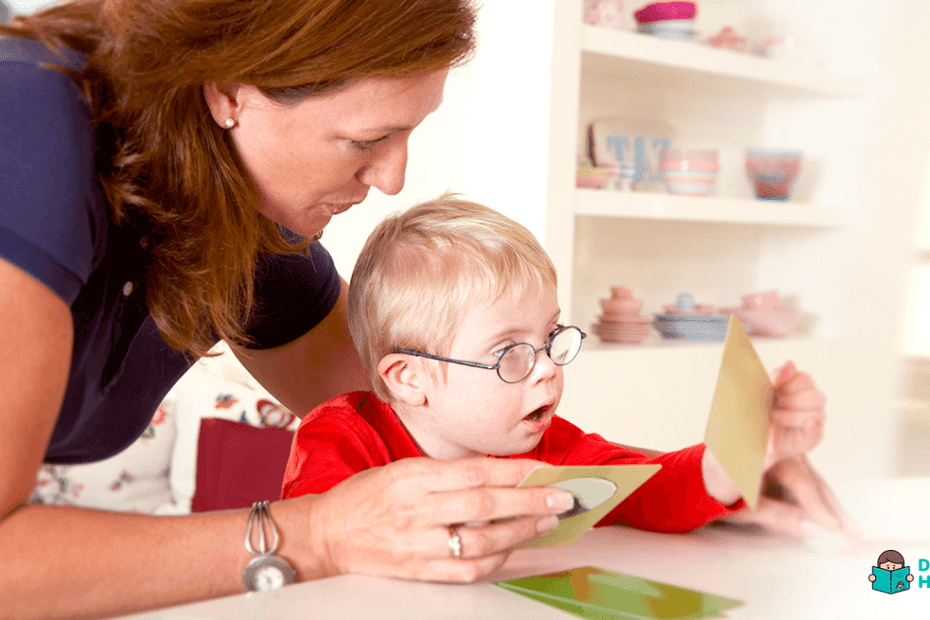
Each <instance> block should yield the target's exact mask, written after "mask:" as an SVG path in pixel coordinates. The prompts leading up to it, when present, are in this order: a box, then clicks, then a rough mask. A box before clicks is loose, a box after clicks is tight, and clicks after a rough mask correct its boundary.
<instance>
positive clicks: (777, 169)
mask: <svg viewBox="0 0 930 620" xmlns="http://www.w3.org/2000/svg"><path fill="white" fill-rule="evenodd" d="M803 162H804V155H803V151H801V150H799V149H770V148H748V149H746V174H747V175H748V176H749V180H750V181H751V182H752V185H753V190H754V191H755V194H756V198H758V199H759V200H779V201H786V200H788V199H789V198H790V197H791V190H792V188H793V187H794V183H795V181H797V178H798V175H799V174H800V173H801V167H802V165H803Z"/></svg>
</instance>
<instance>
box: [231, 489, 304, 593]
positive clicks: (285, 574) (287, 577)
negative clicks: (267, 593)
mask: <svg viewBox="0 0 930 620" xmlns="http://www.w3.org/2000/svg"><path fill="white" fill-rule="evenodd" d="M256 522H257V523H258V547H259V548H258V550H256V549H255V548H254V547H253V546H252V536H253V534H252V524H253V523H256ZM266 523H267V526H268V528H269V529H270V530H271V534H272V536H273V537H274V542H273V543H272V545H271V548H270V549H269V548H268V546H267V544H266V541H265V524H266ZM279 542H280V537H279V536H278V528H276V527H275V524H274V521H272V520H271V511H270V510H269V509H268V502H267V501H264V502H255V503H254V504H252V511H251V512H250V513H249V522H248V524H247V525H246V528H245V549H246V551H248V552H249V553H251V554H252V555H253V556H255V557H254V558H253V559H252V560H251V561H250V562H249V563H248V564H247V565H246V567H245V571H244V572H243V573H242V584H243V585H244V586H245V589H246V590H274V589H276V588H280V587H282V586H285V585H287V584H289V583H294V580H295V578H296V573H295V572H294V567H292V566H291V565H290V564H288V562H287V561H286V560H285V559H283V558H281V557H278V556H276V555H275V554H274V553H275V551H277V550H278V544H279Z"/></svg>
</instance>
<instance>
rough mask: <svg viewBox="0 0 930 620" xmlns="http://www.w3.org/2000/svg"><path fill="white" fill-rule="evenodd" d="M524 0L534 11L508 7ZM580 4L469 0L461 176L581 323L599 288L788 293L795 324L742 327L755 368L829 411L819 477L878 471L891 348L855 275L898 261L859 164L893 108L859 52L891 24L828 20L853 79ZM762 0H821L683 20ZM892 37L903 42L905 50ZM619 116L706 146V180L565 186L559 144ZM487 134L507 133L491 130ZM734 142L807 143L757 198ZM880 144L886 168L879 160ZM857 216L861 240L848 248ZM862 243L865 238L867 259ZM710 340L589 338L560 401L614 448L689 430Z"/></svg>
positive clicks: (888, 429) (667, 439)
mask: <svg viewBox="0 0 930 620" xmlns="http://www.w3.org/2000/svg"><path fill="white" fill-rule="evenodd" d="M894 1H897V0H894ZM853 2H854V3H855V4H856V8H855V10H853V9H850V11H851V12H850V13H849V15H850V16H851V17H850V19H857V20H859V22H861V23H860V24H859V26H861V27H869V28H870V27H871V26H872V23H871V22H872V21H875V20H873V18H872V17H869V15H870V11H871V10H872V8H873V7H872V6H871V4H870V2H871V0H853ZM530 4H531V5H532V9H531V10H532V13H533V15H534V19H536V21H535V22H534V23H533V26H532V27H530V26H528V25H527V24H526V23H525V21H526V19H527V18H526V10H527V8H528V6H529V5H530ZM581 5H582V2H581V0H533V2H532V3H529V2H524V3H521V2H512V1H511V0H497V1H494V0H492V1H491V2H488V3H486V4H485V5H484V7H483V9H482V18H481V19H482V21H483V22H484V24H485V25H486V26H487V29H486V30H485V31H483V32H482V49H484V50H485V51H487V52H488V53H487V56H485V61H484V62H483V59H482V56H481V55H482V50H481V49H479V57H478V59H477V61H478V62H477V63H476V64H475V67H474V68H473V75H472V76H471V82H470V84H469V90H470V92H471V93H472V94H471V97H470V99H469V100H468V102H467V105H468V108H469V112H470V113H472V114H473V118H474V119H476V120H475V121H474V122H472V123H471V124H470V125H467V127H466V129H465V135H464V143H465V155H464V156H463V159H462V162H463V177H462V180H463V181H464V182H463V183H461V184H460V185H459V187H461V188H462V190H463V191H464V192H465V193H467V194H469V195H471V196H473V197H474V198H475V199H477V200H479V201H484V202H486V203H487V204H489V205H491V206H493V207H495V208H497V209H499V210H501V211H503V212H505V213H507V214H509V215H512V216H513V217H515V218H517V219H518V220H520V221H522V222H523V223H524V224H526V225H527V226H528V227H529V228H530V229H531V230H532V231H533V232H534V233H536V234H537V235H538V236H539V237H540V238H541V239H542V240H543V243H544V245H545V246H546V249H547V251H548V252H549V254H550V255H551V256H552V258H553V261H554V262H555V265H556V267H557V269H558V272H559V303H560V304H561V307H562V311H563V318H564V319H565V320H567V321H570V322H572V323H574V324H576V325H578V326H579V327H581V328H582V329H584V330H586V331H589V332H590V327H591V324H592V323H594V322H595V321H596V320H597V316H598V314H599V313H600V306H599V303H598V299H600V298H602V297H606V296H607V295H608V294H609V288H610V287H611V286H618V285H625V286H631V287H632V288H633V290H634V294H635V296H636V297H638V298H641V299H643V301H644V305H643V314H645V315H649V314H652V313H654V312H659V311H661V308H662V306H663V305H665V304H668V303H672V302H673V301H674V300H675V297H676V295H677V294H678V293H681V292H686V291H687V292H691V293H693V294H694V295H695V298H696V300H697V301H698V302H699V303H710V304H713V305H716V306H721V307H725V306H735V305H739V303H740V298H741V296H742V295H744V294H746V293H749V292H754V291H761V290H770V289H775V290H778V291H780V292H781V293H782V296H783V299H784V300H785V301H786V303H787V304H789V305H793V306H794V307H797V308H798V309H800V310H802V311H803V312H805V314H806V319H805V321H804V323H803V325H802V326H801V328H800V329H799V330H798V333H797V334H795V335H794V336H793V337H791V338H787V339H783V340H770V339H755V340H754V342H755V344H756V346H757V350H758V351H759V354H760V356H761V357H762V360H763V362H764V363H765V364H766V366H767V367H770V368H774V367H776V366H778V365H781V364H782V363H784V362H785V361H787V360H789V359H790V360H793V361H794V362H796V363H797V365H798V366H799V367H800V368H802V369H804V370H807V371H809V372H810V373H811V374H812V375H813V376H814V377H815V379H816V381H817V384H818V386H819V387H820V388H821V389H822V390H823V391H824V392H825V393H826V394H827V398H828V401H829V403H830V407H829V412H828V415H829V416H831V417H830V420H831V422H830V425H829V428H828V432H827V440H825V442H824V444H822V446H821V448H819V449H818V453H817V454H815V455H814V462H815V464H817V465H818V467H820V468H821V471H822V472H823V473H824V474H825V475H826V476H827V477H828V478H829V479H831V480H843V479H847V478H849V477H855V476H858V475H860V474H862V472H864V471H866V472H872V471H874V472H878V473H881V472H883V471H886V470H887V466H888V462H889V461H888V459H887V458H886V457H885V456H883V455H886V454H889V453H890V450H891V446H892V435H893V433H894V427H893V424H892V423H889V424H882V425H879V426H878V427H876V426H874V425H873V423H872V421H871V417H872V416H875V415H877V414H876V412H881V415H884V413H885V412H887V411H889V410H890V409H891V403H892V402H893V401H894V397H893V395H892V393H891V392H892V389H893V385H892V380H891V372H890V371H886V370H885V369H886V368H887V367H888V366H889V365H890V364H891V363H892V361H893V356H892V355H891V354H892V345H890V344H889V340H890V338H889V337H888V331H889V330H887V329H884V325H882V326H881V329H875V325H876V320H877V318H878V317H876V316H875V315H876V314H879V313H876V312H871V311H869V309H868V308H866V307H865V306H863V304H862V301H861V300H862V295H863V293H864V290H863V287H864V286H870V287H875V288H876V289H881V290H882V291H883V294H884V292H888V293H896V292H897V291H896V290H894V286H893V282H892V279H891V278H889V279H888V281H887V282H884V281H882V282H879V283H875V281H874V280H869V276H870V275H871V272H872V271H875V270H879V269H882V268H885V267H889V266H890V267H893V266H894V265H895V260H896V259H895V258H894V257H890V258H888V256H889V255H890V254H893V253H894V252H895V251H896V250H897V246H896V242H895V241H894V240H892V239H890V238H888V236H887V233H886V232H885V231H886V230H889V231H890V230H891V228H890V227H888V226H886V224H887V223H888V222H891V221H892V220H891V219H889V218H888V217H887V215H886V214H887V213H892V210H891V209H889V208H888V207H887V206H886V205H885V204H884V196H882V195H881V190H878V189H876V188H875V184H873V183H872V178H871V177H872V173H873V171H872V168H873V167H875V164H876V161H877V156H876V153H875V151H876V148H878V149H879V150H881V152H880V153H878V155H880V156H882V157H888V156H892V155H894V147H893V146H892V145H890V144H888V143H887V141H886V140H884V138H883V137H882V136H881V135H880V129H878V128H876V127H877V126H878V125H880V124H881V123H882V122H884V121H883V117H881V116H880V115H881V114H882V113H884V114H886V115H887V114H890V113H889V112H888V109H890V108H892V107H893V106H892V105H891V104H889V103H887V101H888V99H886V98H885V93H884V91H883V90H882V88H885V87H886V86H887V84H881V85H880V87H873V83H874V82H875V81H876V79H877V78H875V77H874V76H879V78H881V76H882V75H883V74H882V73H881V71H884V72H885V73H884V75H886V76H887V75H888V73H887V72H888V70H889V67H892V63H891V60H890V58H891V57H892V54H890V53H889V54H888V55H887V57H886V58H884V59H883V60H882V61H881V62H883V63H885V64H883V65H880V66H879V64H878V63H879V61H876V64H875V65H874V66H869V65H868V63H867V62H864V61H863V60H862V59H863V58H867V57H869V56H874V57H877V56H878V55H880V53H881V52H882V51H883V50H887V49H889V45H887V44H888V43H889V41H891V42H894V40H893V34H891V35H890V36H889V38H888V40H886V41H884V42H882V41H879V38H880V37H879V36H878V35H875V36H874V37H872V38H871V39H868V41H867V42H866V43H867V45H868V47H865V46H864V45H863V41H864V39H863V37H862V33H863V32H865V30H864V29H862V28H860V29H859V30H855V28H853V30H851V31H850V32H849V33H848V34H846V35H845V39H844V41H843V43H844V45H846V47H845V48H844V49H843V50H841V51H838V52H837V55H838V56H841V57H842V59H843V63H840V64H844V65H845V66H846V67H856V68H859V67H867V69H868V70H863V71H861V76H860V75H857V74H852V75H850V74H847V73H846V72H844V71H843V70H841V71H838V72H837V73H833V72H830V71H824V70H814V69H807V68H803V67H801V66H798V65H793V64H789V63H783V62H778V61H773V60H769V59H765V58H761V57H756V56H753V55H749V54H740V53H736V52H731V51H727V50H716V49H713V48H709V47H706V46H703V45H700V44H696V43H686V42H677V41H668V40H663V39H659V38H655V37H651V36H648V35H641V34H638V33H633V32H623V31H614V30H610V29H607V28H600V27H595V26H587V25H584V24H583V23H582V6H581ZM760 5H764V6H765V7H766V8H768V9H773V10H774V9H777V10H779V11H781V10H783V9H784V10H792V9H793V10H794V13H795V15H796V16H801V18H802V19H810V20H813V22H816V23H812V24H810V28H809V29H808V30H809V31H815V32H821V31H819V30H818V27H820V26H822V25H823V24H824V23H825V22H828V21H829V19H830V15H829V8H828V7H820V6H819V5H818V6H813V5H812V4H811V3H809V2H807V3H805V2H803V1H801V0H777V1H775V0H727V1H726V2H722V1H720V2H717V1H716V0H714V1H711V0H706V1H705V2H701V3H700V9H699V11H701V13H700V14H699V20H700V19H701V15H702V14H703V15H705V16H709V17H710V16H711V13H712V12H713V11H714V10H719V11H723V10H725V11H727V12H734V11H739V10H742V9H745V10H746V12H747V13H749V12H751V11H752V10H755V9H758V8H759V6H760ZM722 19H729V15H728V16H727V17H726V18H721V20H718V21H717V23H718V24H719V23H727V22H726V21H722ZM733 19H734V20H738V16H735V17H734V18H733ZM870 20H871V21H870ZM541 21H542V22H545V23H544V24H543V25H542V26H541V25H540V22H541ZM710 21H711V23H712V20H710ZM516 24H519V26H517V25H516ZM889 24H890V22H883V23H878V22H877V21H876V22H875V25H876V30H877V29H878V28H880V27H881V28H885V29H886V30H885V31H884V32H888V33H894V32H895V29H896V28H898V26H896V25H889ZM714 26H715V27H719V26H716V24H714ZM702 28H710V26H704V27H702ZM708 31H709V30H705V32H708ZM823 32H825V33H826V34H830V35H831V37H832V35H833V34H835V33H833V32H832V31H831V32H827V31H826V30H824V31H823ZM839 34H843V33H839ZM915 36H916V35H915ZM835 38H837V37H832V38H830V42H831V44H832V42H833V39H835ZM839 38H843V37H839ZM882 43H884V44H885V45H884V46H883V45H882ZM896 53H898V54H899V57H904V58H906V57H907V56H906V55H905V50H904V49H903V48H902V50H901V52H896ZM856 54H860V56H859V57H856ZM540 65H545V66H544V68H543V67H540ZM879 70H881V71H879ZM879 81H880V80H879ZM896 88H897V89H898V90H899V91H900V90H901V88H902V87H896ZM892 103H894V102H892ZM881 106H886V107H884V108H883V107H881ZM619 117H623V118H633V119H647V120H660V121H663V122H665V123H667V124H669V125H671V126H672V127H673V128H674V129H675V131H676V133H675V136H674V138H675V139H674V140H673V142H674V143H675V144H677V145H680V146H700V147H713V148H718V150H719V152H720V162H721V171H720V174H719V176H718V179H717V183H716V187H715V190H714V192H713V193H712V195H711V196H708V197H703V198H691V197H682V196H673V195H668V194H665V193H640V192H631V191H613V190H583V189H576V187H575V182H574V181H575V164H576V159H575V158H576V154H577V153H578V150H579V146H580V140H581V139H582V137H583V136H584V135H585V132H586V128H587V125H588V123H589V122H591V121H592V120H595V119H600V118H619ZM489 119H501V120H500V122H497V123H492V122H491V121H490V120H489ZM863 128H868V129H869V131H871V132H872V133H871V134H869V133H868V132H867V131H866V130H865V129H863ZM896 131H898V133H899V134H900V133H903V130H899V129H896ZM501 144H503V145H507V146H510V147H511V148H502V149H499V148H495V147H493V146H492V147H489V145H501ZM876 145H878V146H877V147H876ZM751 146H782V147H785V146H787V147H797V148H801V149H803V150H804V153H805V165H804V171H803V172H802V175H801V178H800V180H799V182H798V184H797V186H796V187H795V190H794V192H793V196H792V200H790V201H788V202H786V203H768V202H764V201H758V200H756V199H754V197H753V196H752V191H751V187H750V184H749V182H748V180H747V179H746V177H745V173H744V170H743V164H744V162H743V154H744V150H745V148H746V147H751ZM878 161H879V162H880V164H881V165H879V166H878V169H879V170H881V171H883V172H888V171H889V168H890V165H891V164H890V163H889V164H888V165H885V164H884V163H883V160H878ZM917 181H918V182H919V179H918V180H917ZM909 182H910V180H909V179H907V180H902V179H901V178H900V177H895V186H894V189H895V190H897V191H898V192H899V193H900V194H902V195H903V194H905V193H906V192H905V191H904V188H906V187H908V184H909ZM893 215H894V217H895V218H896V219H895V220H894V226H897V227H904V226H905V224H903V223H902V222H904V220H905V219H906V215H904V214H900V215H899V214H893ZM873 232H874V233H876V235H874V236H875V238H876V239H877V241H876V242H875V243H874V244H872V245H865V244H864V241H863V240H864V239H869V243H871V239H870V236H873ZM898 245H900V244H898ZM871 252H878V253H881V254H880V255H879V256H877V257H875V258H872V257H871V256H869V253H871ZM869 290H871V289H869ZM888 299H889V303H893V302H895V301H896V300H894V299H891V297H889V298H888ZM721 351H722V345H721V344H719V343H682V342H676V341H666V340H662V339H660V338H658V337H654V338H652V339H651V340H649V341H647V342H646V343H644V344H643V345H642V346H623V345H609V344H602V343H600V342H597V338H596V337H595V336H593V335H592V336H591V337H589V339H588V340H587V341H586V343H585V349H584V351H583V353H582V355H580V356H579V357H578V359H577V360H576V361H575V362H573V363H572V366H571V367H570V368H568V369H566V373H565V375H566V390H565V394H564V396H563V401H562V405H561V406H560V413H561V414H562V415H565V416H566V417H568V418H569V419H570V420H572V421H573V422H575V423H576V424H578V425H579V426H581V427H582V428H585V429H586V430H593V431H596V432H600V433H601V434H603V435H605V436H607V437H609V438H611V439H612V440H615V441H620V442H625V443H629V444H631V445H643V446H650V447H655V448H659V449H674V448H676V447H681V446H683V445H689V444H692V443H697V442H699V441H701V440H702V439H703V427H704V425H705V424H706V420H707V413H708V410H709V407H710V401H711V397H712V393H713V389H714V386H715V383H716V375H717V372H718V370H719V363H720V354H721ZM851 377H855V379H854V380H851V379H850V378H851ZM873 377H874V381H873V379H872V378H873ZM866 439H867V441H868V442H869V449H868V454H867V455H866V456H862V454H861V451H862V450H865V448H864V447H861V444H862V442H863V440H866ZM883 468H886V469H883Z"/></svg>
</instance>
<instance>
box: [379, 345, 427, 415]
mask: <svg viewBox="0 0 930 620" xmlns="http://www.w3.org/2000/svg"><path fill="white" fill-rule="evenodd" d="M378 375H380V376H381V380H382V381H384V384H385V385H386V386H387V389H388V390H389V391H390V392H391V394H393V395H394V397H395V398H397V399H398V400H400V401H401V402H404V403H406V404H407V405H410V406H411V407H420V406H422V405H424V404H426V392H425V391H424V387H426V386H425V385H424V380H426V379H427V377H426V376H425V369H424V368H423V364H422V363H420V359H419V358H412V357H411V356H409V355H405V354H403V353H389V354H387V355H385V356H384V357H382V358H381V361H380V362H378Z"/></svg>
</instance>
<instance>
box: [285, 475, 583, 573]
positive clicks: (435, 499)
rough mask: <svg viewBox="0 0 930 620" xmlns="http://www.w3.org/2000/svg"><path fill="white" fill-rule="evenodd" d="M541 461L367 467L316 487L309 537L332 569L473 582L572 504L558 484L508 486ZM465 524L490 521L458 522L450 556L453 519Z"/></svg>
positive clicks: (550, 526)
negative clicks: (326, 487) (456, 551)
mask: <svg viewBox="0 0 930 620" xmlns="http://www.w3.org/2000/svg"><path fill="white" fill-rule="evenodd" d="M539 465H541V463H539V462H536V461H530V460H509V459H463V460H458V461H436V460H432V459H426V458H415V459H404V460H401V461H397V462H395V463H391V464H389V465H386V466H384V467H378V468H374V469H369V470H366V471H363V472H360V473H358V474H356V475H354V476H352V477H351V478H349V479H347V480H345V481H343V482H342V483H340V484H338V485H336V486H335V487H333V488H332V489H331V490H330V491H328V492H327V493H324V494H322V495H318V496H315V498H314V501H315V506H314V510H313V512H312V516H311V523H310V528H311V531H312V535H311V537H310V539H309V541H308V542H309V544H311V545H313V546H314V548H315V549H314V550H315V551H318V552H319V551H321V550H323V549H325V553H324V554H323V555H324V558H325V561H326V564H327V567H328V571H327V572H328V573H329V574H342V573H362V574H367V575H380V576H390V577H401V578H406V579H422V580H429V581H475V580H476V579H480V578H481V577H484V576H485V575H488V574H489V573H491V572H493V571H494V570H495V569H497V568H498V567H500V566H501V565H502V564H503V563H504V561H505V560H506V559H507V557H508V555H509V554H510V552H511V551H512V550H513V547H514V546H515V545H517V544H519V543H521V542H523V541H525V540H528V539H530V538H533V537H535V536H540V535H543V534H546V533H548V532H549V531H551V530H552V529H553V528H554V527H555V526H556V525H557V523H558V519H557V518H556V517H555V516H554V515H556V514H558V513H561V512H564V511H566V510H568V509H569V508H571V507H572V505H573V503H574V502H573V499H572V496H571V495H570V494H569V493H566V492H564V491H559V490H557V489H552V488H547V487H536V488H527V489H517V488H514V487H516V485H517V484H518V483H519V482H520V481H521V480H522V479H523V478H524V477H525V476H526V474H528V473H529V472H530V470H532V469H533V468H534V467H537V466H539ZM295 501H296V500H295ZM499 520H502V521H499ZM462 523H487V524H485V525H474V526H460V527H458V528H457V531H458V534H459V537H460V539H461V542H462V550H461V557H460V558H454V557H452V556H451V553H450V545H449V540H450V535H451V532H450V529H449V526H450V525H453V524H462ZM292 537H293V536H292Z"/></svg>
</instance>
